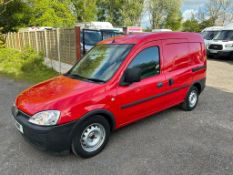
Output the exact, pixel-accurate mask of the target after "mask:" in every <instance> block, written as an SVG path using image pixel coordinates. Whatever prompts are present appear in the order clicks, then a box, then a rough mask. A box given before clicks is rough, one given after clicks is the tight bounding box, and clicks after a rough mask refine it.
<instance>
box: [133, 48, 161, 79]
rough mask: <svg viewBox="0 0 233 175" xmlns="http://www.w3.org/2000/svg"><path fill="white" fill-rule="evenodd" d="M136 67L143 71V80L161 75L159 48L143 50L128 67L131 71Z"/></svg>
mask: <svg viewBox="0 0 233 175" xmlns="http://www.w3.org/2000/svg"><path fill="white" fill-rule="evenodd" d="M134 67H137V68H140V69H141V70H142V72H141V79H144V78H147V77H151V76H153V75H156V74H159V72H160V65H159V48H158V47H149V48H146V49H144V50H142V51H141V52H140V53H139V54H138V55H137V56H136V57H135V58H134V59H133V61H132V62H131V63H130V64H129V66H128V68H129V69H130V68H134Z"/></svg>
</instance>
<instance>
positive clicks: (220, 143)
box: [0, 60, 233, 175]
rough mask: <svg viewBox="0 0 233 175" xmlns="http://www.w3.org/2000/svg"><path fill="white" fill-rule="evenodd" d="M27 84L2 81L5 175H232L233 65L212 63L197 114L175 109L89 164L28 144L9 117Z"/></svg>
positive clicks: (1, 174) (124, 133) (123, 135)
mask: <svg viewBox="0 0 233 175" xmlns="http://www.w3.org/2000/svg"><path fill="white" fill-rule="evenodd" d="M27 86H28V84H25V83H22V82H14V81H13V80H11V79H8V78H4V77H0V175H8V174H10V175H11V174H12V175H15V174H17V175H21V174H25V175H28V174H36V175H40V174H41V175H42V174H43V175H44V174H52V175H53V174H54V175H60V174H64V175H70V174H83V175H89V174H96V175H110V174H119V175H128V174H133V175H141V174H144V175H145V174H150V175H153V174H155V175H175V174H177V175H188V174H193V175H197V174H198V175H216V174H219V175H228V174H229V175H230V174H231V175H232V172H233V61H226V60H224V61H220V60H208V79H207V87H206V89H205V91H204V92H203V94H202V95H201V96H200V101H199V105H198V106H197V108H196V109H195V110H194V111H192V112H184V111H182V110H180V109H179V108H177V107H175V108H172V109H169V110H167V111H165V112H161V113H159V114H157V115H154V116H152V117H150V118H147V119H144V120H142V121H139V122H137V123H134V124H132V125H129V126H127V127H125V128H122V129H120V130H118V131H116V132H114V133H113V134H112V136H111V138H110V141H109V144H108V145H107V147H106V148H105V150H104V151H103V152H102V153H100V154H99V155H97V156H95V157H93V158H90V159H81V158H77V157H75V156H74V155H72V154H70V155H66V156H61V155H51V154H49V153H46V152H41V151H39V150H37V149H35V148H34V147H33V146H31V145H30V144H29V143H27V142H26V141H25V140H24V139H23V137H22V136H21V135H20V134H19V133H18V131H17V130H16V129H15V127H14V125H13V121H12V119H11V117H10V107H11V105H12V103H13V100H14V98H15V96H16V95H17V94H18V93H19V92H20V91H21V90H23V89H24V88H25V87H27Z"/></svg>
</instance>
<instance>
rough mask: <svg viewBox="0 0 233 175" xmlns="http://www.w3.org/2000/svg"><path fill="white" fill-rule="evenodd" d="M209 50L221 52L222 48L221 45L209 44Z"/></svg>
mask: <svg viewBox="0 0 233 175" xmlns="http://www.w3.org/2000/svg"><path fill="white" fill-rule="evenodd" d="M209 49H213V50H222V49H223V46H222V45H221V44H211V45H210V46H209Z"/></svg>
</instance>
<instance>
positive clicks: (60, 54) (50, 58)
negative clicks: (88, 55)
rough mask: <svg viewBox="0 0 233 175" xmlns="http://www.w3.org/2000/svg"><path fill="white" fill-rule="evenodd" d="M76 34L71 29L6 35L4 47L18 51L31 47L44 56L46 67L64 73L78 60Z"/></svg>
mask: <svg viewBox="0 0 233 175" xmlns="http://www.w3.org/2000/svg"><path fill="white" fill-rule="evenodd" d="M78 31H79V30H78ZM76 32H77V31H76V29H75V28H72V29H55V30H45V31H30V32H18V33H8V34H7V37H6V46H7V47H10V48H15V49H18V50H22V49H23V48H25V47H31V48H33V49H34V50H35V51H37V52H38V53H43V54H44V56H45V63H46V64H47V65H48V66H50V67H53V68H54V69H55V70H57V71H58V72H66V71H67V69H69V68H70V67H71V65H73V64H74V63H75V62H76V61H77V59H79V57H78V56H77V55H78V54H77V52H80V51H77V49H79V50H80V34H78V35H77V34H76ZM77 37H79V38H77ZM77 44H78V46H77Z"/></svg>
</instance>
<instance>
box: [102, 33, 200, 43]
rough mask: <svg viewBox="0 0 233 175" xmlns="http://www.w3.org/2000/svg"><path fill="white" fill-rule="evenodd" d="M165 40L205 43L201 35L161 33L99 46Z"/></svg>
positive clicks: (111, 40)
mask: <svg viewBox="0 0 233 175" xmlns="http://www.w3.org/2000/svg"><path fill="white" fill-rule="evenodd" d="M165 39H188V41H192V42H204V41H203V37H202V36H201V34H199V33H191V32H159V33H140V34H131V35H122V36H116V37H112V38H109V39H106V40H103V41H101V42H99V44H112V43H114V44H138V43H143V42H150V41H155V40H165Z"/></svg>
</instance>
